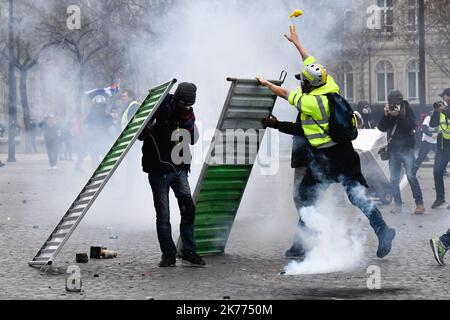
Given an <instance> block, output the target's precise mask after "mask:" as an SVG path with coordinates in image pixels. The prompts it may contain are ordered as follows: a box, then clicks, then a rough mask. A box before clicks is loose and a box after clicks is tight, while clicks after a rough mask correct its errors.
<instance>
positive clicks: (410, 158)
mask: <svg viewBox="0 0 450 320" xmlns="http://www.w3.org/2000/svg"><path fill="white" fill-rule="evenodd" d="M402 164H403V166H404V167H405V171H406V177H407V178H408V182H409V185H410V187H411V191H412V194H413V197H414V200H415V201H416V205H421V204H423V197H422V190H421V189H420V184H419V180H417V176H416V170H415V155H414V150H413V149H410V150H405V151H392V152H391V157H390V159H389V171H390V176H391V188H392V196H393V197H394V203H395V205H396V206H398V207H401V206H402V205H403V202H402V195H401V193H400V172H401V169H402Z"/></svg>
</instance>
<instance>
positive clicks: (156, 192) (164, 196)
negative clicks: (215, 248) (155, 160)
mask: <svg viewBox="0 0 450 320" xmlns="http://www.w3.org/2000/svg"><path fill="white" fill-rule="evenodd" d="M149 182H150V186H151V188H152V192H153V202H154V205H155V209H156V228H157V232H158V240H159V244H160V247H161V251H162V253H163V255H164V256H168V257H173V256H176V254H177V248H176V246H175V243H174V242H173V239H172V226H171V224H170V208H169V191H170V189H172V190H173V192H174V193H175V196H176V198H177V199H178V203H179V206H180V213H181V224H180V236H181V240H182V243H183V248H182V253H183V254H189V253H192V252H195V250H196V247H197V245H196V243H195V238H194V219H193V217H192V216H195V207H193V202H192V197H191V189H190V188H189V182H188V173H187V171H182V172H181V173H180V174H176V173H167V174H162V173H153V174H149ZM186 199H187V202H190V203H191V204H190V205H187V206H186V205H184V204H183V203H186ZM188 216H190V217H188Z"/></svg>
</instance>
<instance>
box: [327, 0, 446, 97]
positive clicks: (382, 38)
mask: <svg viewBox="0 0 450 320" xmlns="http://www.w3.org/2000/svg"><path fill="white" fill-rule="evenodd" d="M352 4H353V5H352V9H349V10H347V11H346V13H345V21H343V22H342V25H341V27H342V30H341V31H342V35H341V36H339V37H338V40H339V41H341V43H342V44H343V47H345V49H337V50H336V52H335V53H334V54H333V55H332V58H330V59H329V61H328V68H329V69H330V71H331V72H333V73H334V74H335V76H336V78H337V81H338V82H339V85H340V86H341V93H342V94H343V95H344V96H346V97H347V99H348V100H349V101H351V102H354V103H356V102H358V101H361V100H367V101H370V102H371V103H372V104H384V103H386V101H387V96H388V93H389V92H390V91H391V90H393V89H397V90H400V91H401V92H402V93H403V95H404V96H405V98H406V99H407V100H408V101H409V102H410V103H411V104H418V103H419V46H418V1H417V0H401V1H399V0H397V1H395V0H375V1H374V0H370V1H369V0H355V1H352ZM425 5H426V14H425V29H426V51H427V55H426V100H427V104H432V103H433V102H435V101H437V100H439V99H440V98H439V96H438V95H439V94H440V93H441V92H442V91H443V89H444V88H447V87H450V42H449V35H448V33H447V32H446V30H447V28H448V25H449V24H450V21H448V20H449V19H450V11H448V10H450V1H445V0H444V1H439V0H437V1H434V0H428V1H426V2H425ZM441 10H444V12H443V14H441V13H442V11H441ZM445 12H446V13H445ZM446 20H447V22H448V23H446ZM346 23H348V24H351V26H350V27H348V28H346Z"/></svg>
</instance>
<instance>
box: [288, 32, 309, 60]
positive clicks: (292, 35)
mask: <svg viewBox="0 0 450 320" xmlns="http://www.w3.org/2000/svg"><path fill="white" fill-rule="evenodd" d="M289 31H290V34H289V35H287V34H285V35H284V36H285V37H286V39H288V40H289V41H290V42H292V43H293V44H294V46H295V47H296V48H297V50H298V52H300V55H301V56H302V59H303V61H305V60H306V59H308V58H309V57H310V56H311V55H310V54H309V53H308V51H306V49H305V47H303V45H302V43H301V41H300V39H299V37H298V33H297V28H296V27H295V26H289Z"/></svg>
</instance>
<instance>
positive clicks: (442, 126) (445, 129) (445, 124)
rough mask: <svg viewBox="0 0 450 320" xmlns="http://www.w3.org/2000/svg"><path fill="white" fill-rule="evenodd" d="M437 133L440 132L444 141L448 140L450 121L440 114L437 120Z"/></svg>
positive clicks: (449, 136) (449, 138)
mask: <svg viewBox="0 0 450 320" xmlns="http://www.w3.org/2000/svg"><path fill="white" fill-rule="evenodd" d="M439 131H440V132H442V137H443V138H444V139H447V140H450V121H449V119H448V118H447V117H446V116H445V114H443V113H442V112H441V118H440V120H439Z"/></svg>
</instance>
